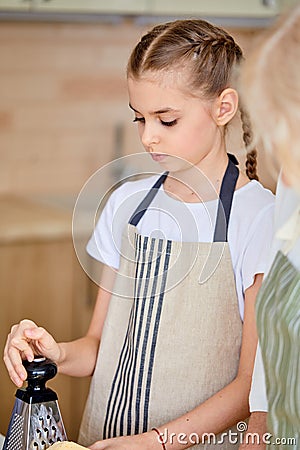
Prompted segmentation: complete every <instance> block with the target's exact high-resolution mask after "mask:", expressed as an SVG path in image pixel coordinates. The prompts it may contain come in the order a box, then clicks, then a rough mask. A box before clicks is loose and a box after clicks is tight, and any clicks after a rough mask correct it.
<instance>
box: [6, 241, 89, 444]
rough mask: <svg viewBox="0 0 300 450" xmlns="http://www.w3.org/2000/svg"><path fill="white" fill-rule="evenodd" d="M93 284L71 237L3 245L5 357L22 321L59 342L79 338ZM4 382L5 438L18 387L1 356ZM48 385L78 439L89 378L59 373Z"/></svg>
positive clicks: (85, 323)
mask: <svg viewBox="0 0 300 450" xmlns="http://www.w3.org/2000/svg"><path fill="white" fill-rule="evenodd" d="M89 283H90V281H89V279H88V278H87V277H86V275H85V273H84V272H83V270H82V268H81V266H80V265H79V263H78V261H77V258H76V255H75V252H74V248H73V243H72V240H71V239H70V238H69V239H65V240H48V241H41V242H26V243H10V244H8V243H7V244H1V245H0V310H1V314H0V342H1V353H2V352H3V347H4V344H5V341H6V337H7V334H8V333H9V330H10V328H11V325H13V324H15V323H18V322H19V321H20V320H22V319H24V318H30V319H32V320H33V321H35V322H36V323H37V324H39V325H40V326H43V327H45V328H46V329H47V330H48V331H49V332H50V333H51V334H53V336H54V337H55V338H56V339H57V340H58V341H68V340H71V339H75V338H77V337H80V336H81V335H82V333H84V332H85V331H86V329H87V327H88V323H89V320H90V317H91V313H92V309H93V304H92V302H91V301H87V300H86V295H87V294H86V293H87V292H89V291H90V289H89V287H88V285H89ZM79 317H80V319H78V318H79ZM76 318H77V323H76V322H75V320H76ZM0 379H1V382H0V398H1V408H0V424H1V426H0V428H1V429H0V432H1V433H2V434H5V433H6V431H7V427H8V422H9V418H10V415H11V411H12V407H13V404H14V400H15V398H14V393H15V391H16V387H15V386H14V385H13V383H12V382H11V381H10V379H9V376H8V374H7V372H6V369H5V366H4V363H3V360H2V358H1V360H0ZM49 386H51V387H52V389H54V390H55V392H56V393H57V395H58V399H59V400H58V401H59V406H60V409H61V412H62V417H63V420H64V423H65V427H66V430H67V434H68V438H69V439H70V440H76V439H77V433H78V429H79V425H80V421H81V415H82V412H83V408H84V403H85V399H86V395H87V392H88V386H89V379H74V378H71V377H67V376H63V375H57V376H56V377H55V378H54V379H53V380H52V381H50V382H49Z"/></svg>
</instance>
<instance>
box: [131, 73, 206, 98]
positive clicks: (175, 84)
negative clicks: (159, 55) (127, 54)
mask: <svg viewBox="0 0 300 450" xmlns="http://www.w3.org/2000/svg"><path fill="white" fill-rule="evenodd" d="M128 90H129V95H130V96H147V95H148V96H153V97H155V96H158V97H160V98H161V97H165V98H173V99H174V100H175V99H178V101H186V100H188V99H191V98H192V97H195V95H194V93H192V92H191V91H190V90H189V88H188V83H187V80H186V77H185V74H184V73H183V72H176V71H175V70H174V71H169V70H168V71H159V72H158V71H157V72H146V73H145V74H142V75H141V76H139V77H138V78H135V77H130V76H129V77H128ZM196 97H198V99H199V96H197V95H196Z"/></svg>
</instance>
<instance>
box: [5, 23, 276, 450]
mask: <svg viewBox="0 0 300 450" xmlns="http://www.w3.org/2000/svg"><path fill="white" fill-rule="evenodd" d="M241 59H242V52H241V49H240V47H239V46H238V45H237V44H236V43H235V41H234V40H233V38H232V37H231V36H229V35H228V34H227V33H226V32H225V31H223V30H222V29H220V28H218V27H216V26H213V25H211V24H209V23H207V22H205V21H203V20H183V21H175V22H172V23H166V24H163V25H159V26H156V27H154V28H153V29H152V30H151V31H150V32H149V33H147V34H146V35H145V36H144V37H143V38H142V39H141V41H140V42H139V43H138V44H137V46H136V48H135V49H134V50H133V52H132V55H131V57H130V60H129V63H128V70H127V78H128V90H129V100H130V107H131V109H132V111H133V112H134V121H135V122H136V123H137V126H138V131H139V135H140V138H141V141H142V143H143V146H144V147H145V150H146V152H148V153H150V155H151V156H152V158H153V159H154V160H155V161H156V162H158V163H159V165H160V166H161V167H162V169H163V171H164V172H163V174H162V175H161V176H159V177H157V176H155V177H152V176H150V177H145V178H144V179H141V180H136V181H132V182H128V183H125V184H124V185H122V186H121V187H120V188H119V189H117V190H116V191H115V192H114V193H113V194H112V196H111V198H110V200H109V202H108V204H107V206H106V207H105V209H104V211H103V213H102V215H101V217H100V220H99V222H98V224H97V226H96V229H95V233H94V235H93V237H92V239H91V241H90V242H89V244H88V251H89V253H90V254H91V255H92V256H93V257H94V258H96V259H99V260H101V261H102V262H104V263H105V265H106V269H105V270H104V278H103V283H102V286H101V287H100V289H99V295H98V299H97V303H96V307H95V312H94V315H93V318H92V321H91V325H90V328H89V331H88V333H87V335H86V336H85V337H84V338H82V339H80V340H79V341H75V342H71V343H60V344H57V343H55V341H54V339H53V338H52V336H50V335H49V334H48V333H47V332H46V331H45V330H44V329H41V328H38V327H37V326H36V325H35V324H33V323H32V322H28V321H25V322H22V323H21V324H19V325H16V326H15V327H13V329H12V332H11V335H10V336H9V337H8V340H7V345H6V349H5V356H4V359H5V362H6V365H7V367H8V370H9V373H10V376H11V378H12V380H13V381H14V382H15V383H16V384H17V385H20V384H21V382H22V380H24V377H25V374H24V370H23V368H22V365H21V356H23V357H25V358H27V359H32V358H33V354H34V352H35V351H37V350H38V351H39V352H41V353H42V354H43V355H45V356H47V357H49V358H51V359H52V360H54V361H55V362H56V363H57V365H58V367H59V370H60V372H62V373H67V374H69V375H80V376H82V375H91V374H93V380H92V384H91V389H90V395H89V398H88V401H87V406H86V410H85V414H84V417H83V422H82V426H81V431H80V436H79V441H80V443H82V444H84V445H91V444H92V443H93V442H94V444H93V445H92V447H91V448H93V449H103V448H105V449H106V448H107V449H131V450H132V449H135V448H143V449H148V448H149V449H156V448H160V447H163V448H166V449H169V448H173V449H179V448H180V449H182V448H186V447H189V446H191V445H193V444H197V448H199V449H200V448H204V447H205V444H204V441H207V443H208V444H209V448H222V449H229V448H236V447H237V445H238V439H237V438H238V435H237V434H236V435H233V434H232V433H233V432H236V431H237V429H236V426H235V424H236V423H237V422H238V421H240V420H242V419H244V418H246V417H247V416H248V394H249V388H250V380H251V374H252V366H253V360H254V354H255V348H256V335H255V324H254V301H255V297H256V293H257V291H258V289H259V287H260V284H261V279H262V274H263V272H264V266H265V259H266V254H267V251H268V249H269V241H270V237H271V234H272V232H271V231H272V230H271V228H272V226H271V222H272V221H271V216H272V205H273V195H272V194H271V193H270V192H269V191H267V190H265V189H264V188H263V187H262V185H261V184H259V183H258V181H257V175H256V170H255V169H256V153H255V152H254V151H252V152H251V153H248V154H247V162H246V167H247V170H246V173H247V175H248V177H247V176H245V175H244V174H243V173H241V172H240V171H239V170H238V168H237V167H236V163H237V161H236V159H235V158H234V157H233V156H232V155H228V154H227V149H226V144H225V128H226V126H227V125H228V124H229V122H230V121H231V120H232V119H233V117H234V116H235V114H236V112H237V109H238V95H237V92H236V90H235V89H234V87H233V84H232V82H233V81H232V78H233V73H234V71H235V69H236V66H237V65H238V64H239V63H240V61H241ZM242 118H243V119H244V131H245V133H244V139H245V141H246V143H247V142H248V140H249V137H250V129H249V124H248V123H247V120H246V115H245V113H244V112H243V111H242ZM249 179H250V180H251V181H249ZM214 193H215V195H213V194H214ZM121 235H122V237H121ZM111 269H113V270H111ZM112 272H114V273H113V274H112ZM107 279H109V281H107ZM107 283H111V286H112V288H111V289H110V288H109V287H108V285H107ZM242 319H243V321H242ZM99 343H100V346H99ZM98 347H99V351H98ZM97 355H98V356H97ZM83 362H84V364H83ZM221 432H224V434H222V435H218V436H216V435H217V434H218V433H221ZM225 432H226V433H225ZM211 433H212V434H211ZM234 436H235V438H234ZM95 441H96V442H95Z"/></svg>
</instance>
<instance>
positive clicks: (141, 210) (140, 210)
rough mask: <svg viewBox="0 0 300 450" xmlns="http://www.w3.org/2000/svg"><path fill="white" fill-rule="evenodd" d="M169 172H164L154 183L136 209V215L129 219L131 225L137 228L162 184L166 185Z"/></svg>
mask: <svg viewBox="0 0 300 450" xmlns="http://www.w3.org/2000/svg"><path fill="white" fill-rule="evenodd" d="M168 173H169V172H164V173H163V174H162V175H161V176H160V177H159V179H158V180H157V181H156V182H155V183H154V185H153V186H152V188H151V189H150V191H149V192H148V193H147V195H146V196H145V198H144V199H143V200H142V201H141V203H140V204H139V206H138V207H137V208H136V210H135V211H134V213H133V214H132V216H131V217H130V219H129V224H130V225H134V226H137V224H138V223H139V221H140V220H141V218H142V217H143V215H144V214H145V212H146V211H147V208H148V206H149V205H150V204H151V202H152V200H153V199H154V197H155V196H156V194H157V192H158V190H159V188H160V187H161V185H162V184H164V181H165V179H166V178H167V176H168Z"/></svg>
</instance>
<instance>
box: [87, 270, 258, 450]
mask: <svg viewBox="0 0 300 450" xmlns="http://www.w3.org/2000/svg"><path fill="white" fill-rule="evenodd" d="M262 277H263V275H262V274H258V275H256V276H255V279H254V283H253V284H252V286H250V287H249V288H248V289H247V290H246V291H245V314H244V325H243V337H242V346H241V356H240V362H239V369H238V373H237V376H236V378H235V379H234V380H233V381H232V382H231V383H230V384H228V385H227V386H225V387H224V388H223V389H221V390H220V391H219V392H217V393H216V394H214V395H213V396H212V397H210V398H209V399H208V400H206V401H205V402H203V403H202V404H201V405H199V406H197V407H196V408H195V409H193V410H192V411H190V412H189V413H187V414H185V415H183V416H181V417H179V418H177V419H175V420H173V421H171V422H169V423H165V424H161V425H160V427H159V431H160V432H161V433H163V435H162V438H163V439H164V438H165V437H167V436H164V433H165V432H166V431H167V435H168V437H169V438H170V436H173V438H172V443H170V439H169V440H166V443H165V448H166V450H171V449H172V450H183V449H185V448H188V447H191V446H192V445H193V444H192V443H191V442H190V441H189V436H192V437H193V439H194V441H195V436H198V437H199V439H200V443H201V439H202V435H205V434H207V433H214V434H218V433H220V432H222V431H224V430H226V429H227V428H229V427H230V426H232V425H234V424H236V423H237V422H239V421H242V420H243V419H246V418H247V417H248V416H249V403H248V397H249V391H250V386H251V377H252V371H253V364H254V357H255V351H256V346H257V334H256V326H255V309H254V305H255V299H256V295H257V292H258V290H259V288H260V286H261V283H262ZM187 371H188V367H187ZM212 376H213V373H212ZM187 382H188V379H187ZM238 438H239V436H238ZM184 441H186V443H184ZM91 448H92V449H94V450H100V449H116V450H117V449H120V450H121V449H124V450H125V449H130V450H133V449H138V448H143V449H144V450H148V449H149V450H155V449H159V448H161V449H162V444H160V442H159V440H158V435H157V433H156V432H154V431H149V432H147V433H144V434H140V435H136V436H127V437H120V438H115V439H109V440H105V441H101V442H100V441H99V442H96V443H95V444H94V445H93V446H92V447H91Z"/></svg>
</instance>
